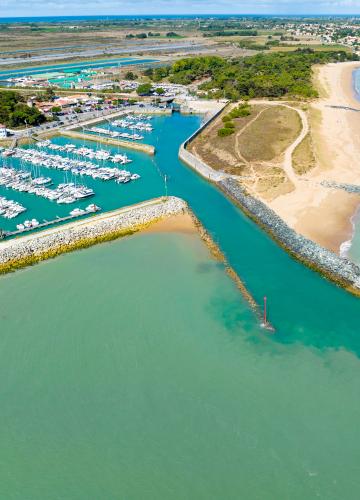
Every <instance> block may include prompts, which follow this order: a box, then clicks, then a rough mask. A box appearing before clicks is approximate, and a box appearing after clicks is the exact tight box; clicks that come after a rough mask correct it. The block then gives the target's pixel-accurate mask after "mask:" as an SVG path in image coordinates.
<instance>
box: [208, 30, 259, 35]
mask: <svg viewBox="0 0 360 500" xmlns="http://www.w3.org/2000/svg"><path fill="white" fill-rule="evenodd" d="M203 36H205V37H214V36H258V32H257V31H256V30H235V31H225V30H223V31H210V32H207V33H204V34H203Z"/></svg>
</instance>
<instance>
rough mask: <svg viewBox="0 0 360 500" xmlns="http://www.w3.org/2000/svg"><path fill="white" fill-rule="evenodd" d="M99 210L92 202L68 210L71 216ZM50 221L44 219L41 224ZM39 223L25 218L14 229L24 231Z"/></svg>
mask: <svg viewBox="0 0 360 500" xmlns="http://www.w3.org/2000/svg"><path fill="white" fill-rule="evenodd" d="M99 210H101V208H100V207H98V206H97V205H95V204H94V203H91V204H90V205H88V206H87V207H86V208H85V209H82V208H74V210H72V211H71V212H70V217H71V218H73V217H81V216H82V215H87V214H89V213H92V212H93V213H94V212H98V211H99ZM52 222H56V221H52ZM52 222H50V223H49V222H47V221H45V222H44V223H42V225H43V226H44V225H48V224H51V223H52ZM39 225H40V222H39V221H38V220H37V219H31V220H25V221H24V222H23V223H21V224H17V225H16V229H17V230H18V231H25V230H29V229H34V228H36V227H38V226H39Z"/></svg>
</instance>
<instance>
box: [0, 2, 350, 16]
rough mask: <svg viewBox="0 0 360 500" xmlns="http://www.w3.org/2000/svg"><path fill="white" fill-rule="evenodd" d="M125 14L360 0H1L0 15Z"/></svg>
mask: <svg viewBox="0 0 360 500" xmlns="http://www.w3.org/2000/svg"><path fill="white" fill-rule="evenodd" d="M126 14H131V15H132V14H134V15H142V14H143V15H144V14H154V15H156V14H360V0H253V1H250V0H152V1H151V2H149V0H33V1H32V0H30V1H29V0H0V17H8V16H52V15H59V16H72V15H126Z"/></svg>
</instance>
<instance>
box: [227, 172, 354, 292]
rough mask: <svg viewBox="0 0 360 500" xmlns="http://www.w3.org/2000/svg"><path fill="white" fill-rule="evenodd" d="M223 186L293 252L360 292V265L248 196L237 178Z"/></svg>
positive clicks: (306, 262) (334, 278) (244, 208)
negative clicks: (311, 238)
mask: <svg viewBox="0 0 360 500" xmlns="http://www.w3.org/2000/svg"><path fill="white" fill-rule="evenodd" d="M219 186H220V187H221V189H222V190H223V191H224V192H225V193H226V194H227V195H228V196H229V197H230V198H232V199H233V200H234V201H235V202H236V203H238V204H239V205H240V207H241V208H242V209H243V210H244V212H246V213H247V214H248V215H249V216H250V217H251V218H252V219H253V220H254V221H255V222H257V223H258V224H259V225H260V226H261V227H263V228H264V229H265V230H266V231H267V232H268V233H269V234H271V236H273V238H274V239H275V240H276V241H277V242H279V243H280V245H281V246H282V247H283V248H285V249H286V250H287V251H288V252H289V253H290V254H292V255H293V256H294V257H296V258H297V259H298V260H300V261H302V262H303V263H305V264H307V265H308V266H309V267H311V268H313V269H315V270H317V271H320V272H321V273H323V274H324V275H325V276H327V277H328V278H330V279H331V280H332V281H335V282H336V283H338V284H340V285H342V286H344V287H346V288H349V287H350V288H351V291H353V292H354V293H356V294H359V293H360V267H359V266H357V265H356V264H354V263H353V262H351V261H349V260H348V259H345V258H342V257H339V256H338V255H336V254H335V253H333V252H331V251H330V250H327V249H325V248H323V247H321V246H320V245H318V244H317V243H314V242H313V241H311V240H308V239H307V238H305V237H304V236H302V235H300V234H298V233H296V232H295V231H294V230H293V229H291V228H290V227H289V226H288V225H287V224H286V223H285V222H284V221H283V220H282V219H281V218H280V217H279V216H278V215H277V214H276V213H275V212H274V211H273V210H271V209H270V208H268V207H267V206H266V205H265V204H264V203H263V202H261V201H260V200H258V199H256V198H253V197H252V196H250V195H248V194H247V193H246V192H245V190H244V188H242V187H241V185H240V184H239V183H238V182H236V181H235V180H234V179H226V180H223V181H221V182H219Z"/></svg>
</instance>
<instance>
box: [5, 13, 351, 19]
mask: <svg viewBox="0 0 360 500" xmlns="http://www.w3.org/2000/svg"><path fill="white" fill-rule="evenodd" d="M99 16H101V17H140V18H141V17H156V16H169V17H171V16H184V17H197V16H199V17H204V16H208V17H213V16H214V17H216V16H228V17H235V16H244V17H246V16H252V17H266V16H272V17H304V16H309V17H311V16H316V17H323V16H334V17H349V16H354V17H360V12H359V13H346V14H340V13H335V12H328V13H320V12H312V13H306V14H305V13H302V14H301V13H297V14H296V13H292V14H284V13H283V14H275V13H271V12H269V13H261V14H259V13H257V14H255V13H241V12H239V13H231V14H230V13H226V12H225V13H195V14H185V13H182V12H179V13H172V14H167V13H156V14H88V15H84V14H73V15H63V14H49V15H46V16H44V15H34V16H27V15H7V16H0V19H20V18H27V19H34V18H41V19H46V18H49V17H62V18H69V19H70V18H74V17H99Z"/></svg>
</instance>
